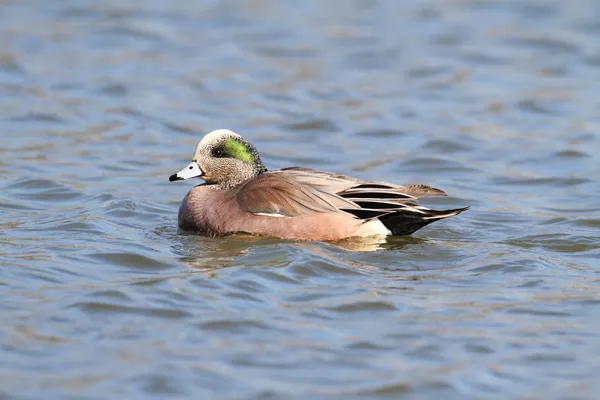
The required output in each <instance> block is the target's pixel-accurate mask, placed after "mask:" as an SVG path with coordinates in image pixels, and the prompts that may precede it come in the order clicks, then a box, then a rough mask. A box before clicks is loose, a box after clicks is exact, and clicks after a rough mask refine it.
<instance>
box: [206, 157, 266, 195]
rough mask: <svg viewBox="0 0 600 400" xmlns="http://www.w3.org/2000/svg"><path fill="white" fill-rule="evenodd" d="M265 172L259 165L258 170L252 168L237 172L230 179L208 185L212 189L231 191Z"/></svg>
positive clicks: (263, 167) (262, 166)
mask: <svg viewBox="0 0 600 400" xmlns="http://www.w3.org/2000/svg"><path fill="white" fill-rule="evenodd" d="M265 172H267V168H266V167H265V166H264V165H263V164H262V163H261V164H260V168H254V169H252V170H249V171H239V172H238V173H237V174H236V175H234V176H232V177H230V179H227V180H224V181H221V182H219V183H215V184H212V185H210V186H211V187H212V188H213V189H217V190H222V189H231V188H234V187H236V186H240V185H243V184H244V183H246V182H248V181H250V180H252V179H254V178H256V177H257V176H258V175H260V174H262V173H265Z"/></svg>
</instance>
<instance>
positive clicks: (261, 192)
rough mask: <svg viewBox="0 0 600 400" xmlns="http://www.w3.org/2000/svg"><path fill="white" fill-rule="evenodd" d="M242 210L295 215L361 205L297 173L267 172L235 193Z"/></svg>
mask: <svg viewBox="0 0 600 400" xmlns="http://www.w3.org/2000/svg"><path fill="white" fill-rule="evenodd" d="M235 198H236V200H237V202H238V205H239V206H240V209H242V210H244V211H247V212H250V213H253V214H270V215H277V216H286V217H295V216H299V215H307V214H312V213H326V212H340V210H341V209H342V208H359V206H358V205H356V204H354V203H353V202H352V201H350V200H346V199H344V198H342V197H340V196H337V195H336V194H335V193H331V192H328V191H326V190H325V189H324V188H323V187H320V186H318V185H311V184H309V183H307V182H302V180H298V179H295V177H294V176H288V175H287V174H281V173H276V171H274V172H265V173H263V174H261V175H259V176H257V177H256V178H255V179H253V180H251V181H249V182H248V183H246V184H244V185H242V186H241V187H240V188H239V190H237V192H236V194H235Z"/></svg>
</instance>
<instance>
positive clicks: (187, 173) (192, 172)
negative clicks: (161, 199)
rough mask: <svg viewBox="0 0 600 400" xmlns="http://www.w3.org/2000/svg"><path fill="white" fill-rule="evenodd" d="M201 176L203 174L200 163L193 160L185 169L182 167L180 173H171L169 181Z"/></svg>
mask: <svg viewBox="0 0 600 400" xmlns="http://www.w3.org/2000/svg"><path fill="white" fill-rule="evenodd" d="M200 176H202V170H201V169H200V166H199V165H198V163H197V162H195V161H192V162H191V163H189V164H188V165H187V167H185V168H184V169H182V170H181V171H179V172H178V173H176V174H173V175H171V176H170V177H169V182H173V181H181V180H184V179H191V178H197V177H200Z"/></svg>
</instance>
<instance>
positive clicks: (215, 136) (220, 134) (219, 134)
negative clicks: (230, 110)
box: [198, 129, 241, 147]
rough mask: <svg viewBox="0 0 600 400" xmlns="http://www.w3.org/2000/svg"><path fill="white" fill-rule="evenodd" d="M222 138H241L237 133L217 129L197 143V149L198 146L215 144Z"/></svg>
mask: <svg viewBox="0 0 600 400" xmlns="http://www.w3.org/2000/svg"><path fill="white" fill-rule="evenodd" d="M224 137H236V138H241V136H240V135H238V134H237V133H235V132H233V131H230V130H229V129H217V130H214V131H212V132H209V133H207V134H206V135H205V136H204V137H203V138H202V140H201V141H200V143H198V147H200V146H209V145H210V144H211V143H215V142H217V141H219V140H223V138H224Z"/></svg>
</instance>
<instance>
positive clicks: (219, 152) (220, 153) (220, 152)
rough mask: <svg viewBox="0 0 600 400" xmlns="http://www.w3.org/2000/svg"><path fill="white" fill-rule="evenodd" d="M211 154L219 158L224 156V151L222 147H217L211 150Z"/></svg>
mask: <svg viewBox="0 0 600 400" xmlns="http://www.w3.org/2000/svg"><path fill="white" fill-rule="evenodd" d="M212 155H213V157H217V158H221V157H224V156H225V152H224V151H223V149H221V148H219V147H217V148H216V149H214V150H213V151H212Z"/></svg>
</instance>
